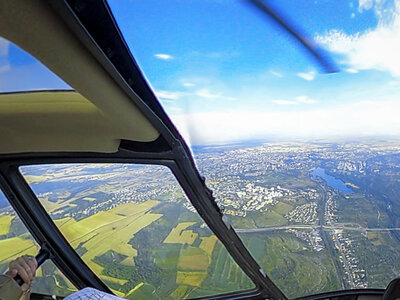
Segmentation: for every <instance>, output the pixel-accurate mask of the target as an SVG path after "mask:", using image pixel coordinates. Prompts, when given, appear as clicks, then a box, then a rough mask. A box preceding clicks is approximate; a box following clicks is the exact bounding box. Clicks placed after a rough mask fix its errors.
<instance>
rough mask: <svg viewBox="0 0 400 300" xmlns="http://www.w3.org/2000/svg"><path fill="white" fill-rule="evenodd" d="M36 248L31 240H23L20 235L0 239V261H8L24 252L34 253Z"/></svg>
mask: <svg viewBox="0 0 400 300" xmlns="http://www.w3.org/2000/svg"><path fill="white" fill-rule="evenodd" d="M37 250H38V248H37V246H36V245H35V244H34V242H33V241H32V240H25V239H22V238H20V237H14V238H9V239H5V240H1V241H0V263H5V262H8V261H10V260H12V259H14V258H16V257H18V256H21V255H24V254H28V255H35V254H36V252H37Z"/></svg>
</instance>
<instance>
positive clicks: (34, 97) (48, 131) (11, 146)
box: [0, 91, 138, 153]
mask: <svg viewBox="0 0 400 300" xmlns="http://www.w3.org/2000/svg"><path fill="white" fill-rule="evenodd" d="M0 128H1V130H0V140H1V143H0V152H1V153H19V152H25V151H28V150H29V151H31V152H32V151H33V152H36V151H43V150H46V151H101V152H113V151H115V150H116V149H118V145H119V142H120V139H121V138H123V139H127V140H134V139H136V138H137V136H138V133H136V132H135V131H134V128H128V127H125V126H122V125H121V124H120V123H119V122H118V119H115V118H113V119H110V118H107V117H106V116H105V115H104V114H103V113H102V112H100V111H99V109H98V108H97V107H96V106H94V105H93V104H92V103H91V102H89V101H88V100H86V99H85V98H84V97H82V96H81V95H80V94H78V93H76V92H73V91H71V92H30V93H23V94H20V93H18V94H3V95H0Z"/></svg>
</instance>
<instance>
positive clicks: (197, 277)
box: [176, 271, 207, 287]
mask: <svg viewBox="0 0 400 300" xmlns="http://www.w3.org/2000/svg"><path fill="white" fill-rule="evenodd" d="M206 277H207V272H183V271H178V274H177V276H176V283H177V284H186V285H190V286H197V287H198V286H200V285H201V283H202V282H203V281H204V279H206Z"/></svg>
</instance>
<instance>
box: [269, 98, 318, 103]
mask: <svg viewBox="0 0 400 300" xmlns="http://www.w3.org/2000/svg"><path fill="white" fill-rule="evenodd" d="M271 102H272V103H275V104H278V105H298V104H315V103H317V102H318V101H316V100H314V99H311V98H309V97H308V96H298V97H296V99H295V100H281V99H277V100H272V101H271Z"/></svg>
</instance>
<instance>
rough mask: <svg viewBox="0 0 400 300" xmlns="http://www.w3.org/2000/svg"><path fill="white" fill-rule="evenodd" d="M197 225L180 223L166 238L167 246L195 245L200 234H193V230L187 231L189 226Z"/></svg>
mask: <svg viewBox="0 0 400 300" xmlns="http://www.w3.org/2000/svg"><path fill="white" fill-rule="evenodd" d="M194 224H196V222H182V223H179V224H178V225H177V226H176V227H175V228H173V229H172V230H171V232H170V233H169V234H168V236H167V237H166V238H165V240H164V243H166V244H189V245H191V244H193V242H194V241H195V240H196V239H197V236H198V234H197V233H193V231H192V230H185V229H186V228H188V227H189V226H192V225H194Z"/></svg>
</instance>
